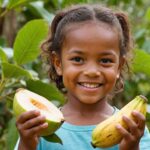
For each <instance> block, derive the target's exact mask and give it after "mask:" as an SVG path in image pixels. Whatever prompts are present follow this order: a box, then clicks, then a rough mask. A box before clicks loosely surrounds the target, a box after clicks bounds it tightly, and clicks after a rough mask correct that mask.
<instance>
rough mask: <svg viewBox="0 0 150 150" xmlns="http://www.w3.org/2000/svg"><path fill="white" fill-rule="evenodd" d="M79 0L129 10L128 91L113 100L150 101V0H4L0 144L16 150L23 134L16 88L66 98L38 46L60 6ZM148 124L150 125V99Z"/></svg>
mask: <svg viewBox="0 0 150 150" xmlns="http://www.w3.org/2000/svg"><path fill="white" fill-rule="evenodd" d="M79 3H99V4H103V5H106V6H109V7H112V8H114V9H121V10H123V11H125V12H127V13H128V15H129V18H130V22H131V28H132V34H133V39H134V41H135V49H134V52H135V55H134V57H135V59H134V61H133V66H132V75H130V76H128V78H127V80H126V81H125V90H124V92H123V93H121V94H119V95H118V96H117V97H116V98H115V99H114V100H113V102H112V104H113V105H116V106H117V107H119V108H121V107H122V106H124V105H125V104H126V103H127V102H128V101H130V100H131V99H132V98H134V97H135V96H136V95H139V94H142V95H145V96H146V97H147V98H148V99H149V103H150V1H149V0H132V1H131V0H0V150H1V149H3V150H13V148H14V145H15V143H16V140H17V138H18V133H17V130H16V127H15V118H14V117H13V111H12V104H13V97H14V94H15V91H16V89H18V88H20V87H25V88H28V89H29V90H32V91H34V92H37V93H39V94H41V95H43V96H45V97H46V98H48V99H50V100H52V101H53V102H54V104H55V105H57V106H59V105H62V104H63V103H64V97H63V96H62V94H61V93H60V92H59V91H58V90H57V89H56V87H55V85H53V84H51V83H50V82H49V80H48V75H47V72H46V69H45V68H47V65H46V64H44V63H43V61H42V59H41V57H40V48H39V46H40V43H41V41H42V40H43V39H44V38H45V37H46V35H47V32H48V24H50V22H51V20H52V18H53V17H54V15H55V13H56V11H58V10H60V9H62V8H64V7H66V6H69V5H71V4H79ZM147 125H148V127H149V129H150V105H148V113H147Z"/></svg>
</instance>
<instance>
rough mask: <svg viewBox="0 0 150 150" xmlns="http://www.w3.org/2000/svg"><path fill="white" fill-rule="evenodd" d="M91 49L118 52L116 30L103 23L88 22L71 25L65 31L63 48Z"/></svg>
mask: <svg viewBox="0 0 150 150" xmlns="http://www.w3.org/2000/svg"><path fill="white" fill-rule="evenodd" d="M78 45H79V46H80V47H86V46H87V47H89V48H90V47H92V49H93V48H96V49H97V48H99V49H115V50H118V51H119V34H118V31H117V29H116V28H114V27H112V26H111V25H109V24H106V23H103V22H94V21H88V22H84V23H75V24H71V25H69V26H68V27H66V29H65V38H64V42H63V47H65V48H66V49H70V48H71V47H77V46H78Z"/></svg>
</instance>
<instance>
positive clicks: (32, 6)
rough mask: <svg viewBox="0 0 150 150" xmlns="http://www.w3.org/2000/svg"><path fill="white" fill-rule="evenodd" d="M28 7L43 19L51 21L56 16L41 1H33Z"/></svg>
mask: <svg viewBox="0 0 150 150" xmlns="http://www.w3.org/2000/svg"><path fill="white" fill-rule="evenodd" d="M28 8H29V9H30V10H31V11H32V12H33V13H34V14H36V15H37V14H38V15H40V17H42V18H43V19H45V20H47V21H48V22H51V21H52V19H53V18H54V14H52V13H49V12H48V11H47V10H46V9H45V8H44V7H43V6H42V5H40V3H39V2H33V3H30V4H29V5H28Z"/></svg>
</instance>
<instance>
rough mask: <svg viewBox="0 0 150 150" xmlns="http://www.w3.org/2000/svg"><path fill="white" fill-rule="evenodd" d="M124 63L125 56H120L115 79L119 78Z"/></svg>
mask: <svg viewBox="0 0 150 150" xmlns="http://www.w3.org/2000/svg"><path fill="white" fill-rule="evenodd" d="M124 64H125V56H123V57H120V60H119V67H118V73H117V79H119V77H120V72H121V69H122V67H123V65H124Z"/></svg>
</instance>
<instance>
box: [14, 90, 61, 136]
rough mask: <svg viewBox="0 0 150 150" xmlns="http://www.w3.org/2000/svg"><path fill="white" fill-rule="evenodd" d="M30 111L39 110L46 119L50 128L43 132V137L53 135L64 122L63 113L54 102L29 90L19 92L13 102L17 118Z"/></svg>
mask: <svg viewBox="0 0 150 150" xmlns="http://www.w3.org/2000/svg"><path fill="white" fill-rule="evenodd" d="M30 110H39V111H40V113H41V115H44V116H45V117H46V122H47V123H48V127H47V128H46V129H44V130H43V131H42V132H41V134H40V135H41V136H48V135H51V134H53V133H54V132H55V131H56V130H57V129H58V128H59V127H60V126H61V125H62V123H63V122H64V117H63V114H62V112H61V111H60V110H59V109H58V108H57V107H56V106H55V105H54V104H53V103H52V102H50V101H49V100H47V99H46V98H44V97H42V96H40V95H38V94H36V93H34V92H31V91H29V90H27V89H19V90H17V92H16V93H15V96H14V101H13V111H14V114H15V116H16V117H18V116H19V115H20V114H22V113H23V112H26V111H30Z"/></svg>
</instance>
